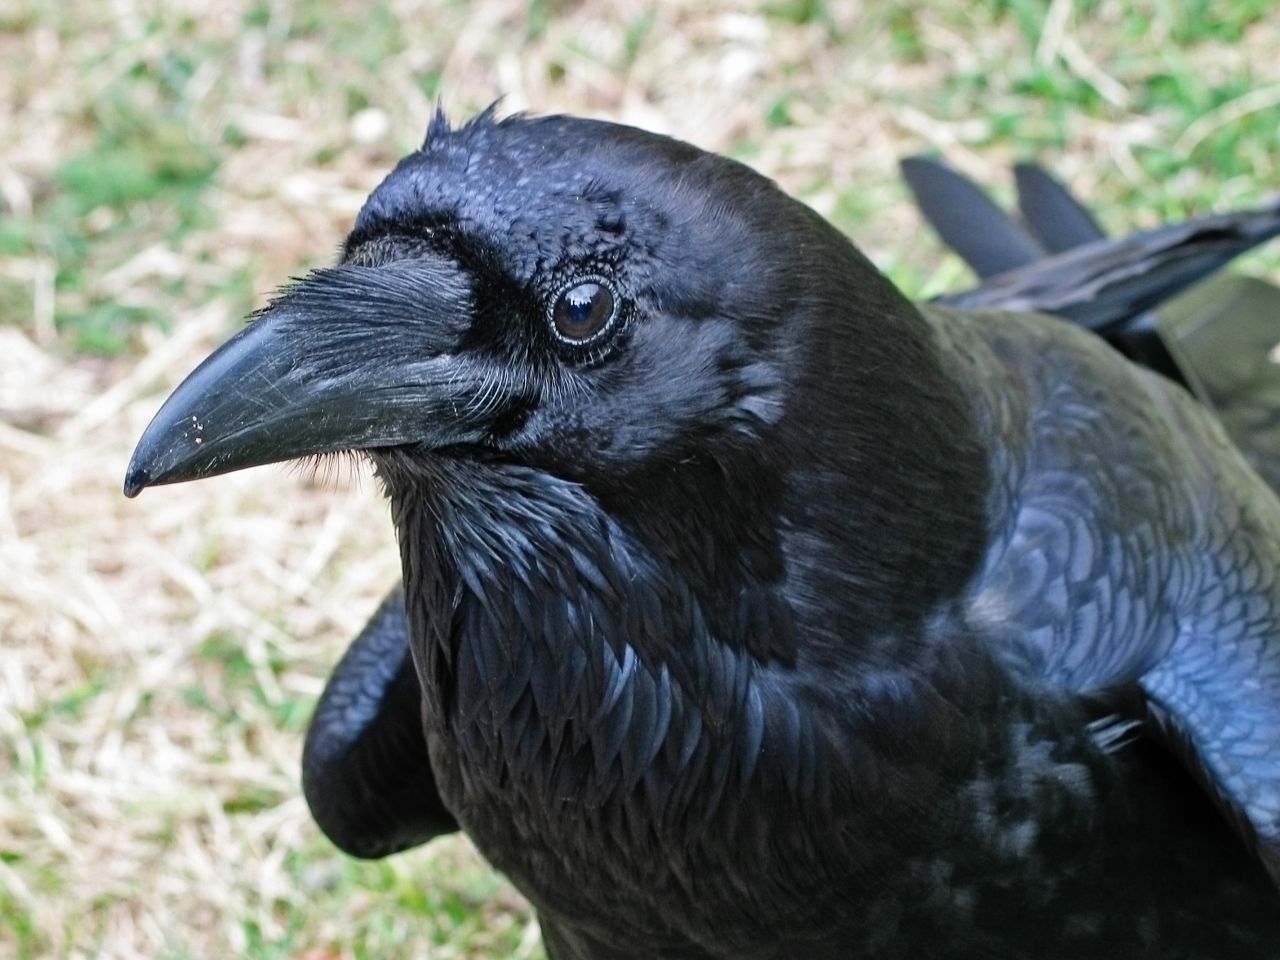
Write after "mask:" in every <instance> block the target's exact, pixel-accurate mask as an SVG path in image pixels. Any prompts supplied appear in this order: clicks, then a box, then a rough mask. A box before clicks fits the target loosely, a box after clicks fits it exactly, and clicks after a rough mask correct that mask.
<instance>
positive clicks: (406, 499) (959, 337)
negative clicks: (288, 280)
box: [128, 117, 1280, 960]
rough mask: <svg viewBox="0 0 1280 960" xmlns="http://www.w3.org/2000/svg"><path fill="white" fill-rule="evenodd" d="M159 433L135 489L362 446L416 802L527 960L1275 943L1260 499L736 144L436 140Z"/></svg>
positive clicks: (1181, 425) (1063, 341)
mask: <svg viewBox="0 0 1280 960" xmlns="http://www.w3.org/2000/svg"><path fill="white" fill-rule="evenodd" d="M606 307H607V311H606ZM606 312H607V317H606ZM601 318H605V319H604V320H603V321H601ZM357 348H358V349H357ZM360 351H366V352H368V353H370V354H372V355H373V356H372V357H368V358H366V357H365V356H364V355H363V354H362V353H361V352H360ZM379 356H380V357H382V358H383V360H382V362H381V366H380V362H379V361H378V359H377V357H379ZM382 366H385V367H387V368H388V369H389V370H390V372H388V373H382V372H377V373H370V372H369V371H380V370H381V369H382ZM266 384H270V389H269V390H268V391H267V394H269V396H270V399H269V400H268V401H266V403H267V405H268V406H269V409H268V408H267V407H264V405H263V402H261V401H260V400H259V399H254V400H253V402H251V403H246V402H245V400H246V398H249V397H250V396H252V397H253V398H260V397H262V396H264V395H265V394H264V393H263V386H264V385H266ZM215 387H216V392H214V391H213V390H212V389H211V388H215ZM184 391H185V392H184ZM224 397H225V398H229V399H223V398H224ZM166 411H167V412H166ZM317 411H319V412H317ZM192 416H194V417H196V418H197V420H198V421H199V423H200V429H199V432H200V434H201V436H200V439H199V440H198V441H194V444H198V445H199V446H196V445H193V438H192V437H191V436H190V434H191V431H190V430H188V429H187V427H186V426H185V424H186V423H187V419H188V417H192ZM282 423H286V424H298V425H302V426H298V427H297V428H296V429H295V431H294V432H292V433H290V432H288V431H287V430H286V431H282V430H281V427H280V424H282ZM156 424H157V425H158V426H153V428H151V429H152V431H154V435H153V436H152V435H149V436H150V437H151V439H147V438H144V441H143V443H142V445H140V448H139V453H138V454H137V455H136V456H135V462H134V464H133V465H132V466H131V471H130V478H129V480H128V486H129V488H131V489H133V490H136V489H138V488H140V487H141V486H143V485H146V484H147V483H151V482H162V481H164V480H171V479H181V478H183V477H186V476H192V475H201V474H207V473H214V472H219V471H221V470H225V469H234V468H236V467H238V466H243V465H248V464H249V463H252V462H264V461H266V460H270V459H281V458H284V457H288V456H294V455H300V454H304V453H310V452H316V451H324V450H330V449H341V448H351V447H356V448H360V449H367V450H368V451H369V455H370V457H371V458H372V459H373V461H374V463H375V465H376V468H377V471H378V474H379V476H380V477H381V479H382V481H383V483H384V485H385V487H386V490H387V492H388V495H389V497H390V500H391V505H392V514H393V518H394V520H395V523H396V526H397V532H398V535H399V539H400V545H401V554H402V561H403V571H404V591H405V601H404V610H405V613H406V615H407V623H408V633H409V638H410V645H411V648H412V654H413V658H412V659H413V665H414V669H415V672H416V676H417V679H418V682H419V683H420V685H421V693H422V705H423V707H422V729H423V731H424V736H425V741H426V744H427V747H428V749H429V753H430V759H431V767H432V771H433V772H434V778H435V781H436V783H437V784H438V789H439V793H440V797H441V798H442V799H443V801H444V806H445V807H446V808H447V809H448V811H449V812H450V813H451V814H452V815H453V816H454V817H456V818H457V820H458V822H459V823H460V824H461V826H462V827H463V828H464V829H465V830H466V831H467V832H468V833H469V834H470V835H471V836H472V838H473V839H474V840H475V841H476V843H477V845H478V846H479V847H480V849H481V850H482V851H483V852H484V853H485V855H486V856H487V857H488V858H489V859H490V860H492V861H493V863H494V864H495V865H496V866H497V867H499V868H500V869H502V870H503V871H504V872H506V873H507V874H508V875H509V876H511V877H512V879H513V880H514V881H515V882H516V884H517V885H518V886H519V887H520V888H521V889H522V890H523V891H524V892H525V893H526V894H527V895H528V896H529V897H530V899H531V900H532V901H533V902H534V904H535V905H536V906H537V907H538V909H539V913H540V916H541V919H542V923H543V929H544V934H545V936H546V940H547V944H548V948H549V953H550V955H551V956H552V957H553V958H555V960H614V958H616V960H629V958H637V960H638V958H642V957H644V958H650V957H665V958H671V960H683V958H688V960H712V958H730V957H732V958H745V960H754V958H758V960H765V958H770V960H773V958H778V960H780V958H784V957H806V958H815V960H822V958H837V957H839V958H845V957H852V956H875V957H966V958H967V957H1025V956H1043V957H1064V958H1065V957H1073V958H1075V957H1090V956H1108V957H1112V956H1114V957H1148V956H1149V957H1161V958H1170V957H1186V958H1193V957H1258V958H1262V957H1269V956H1274V955H1275V949H1276V947H1277V945H1280V911H1278V910H1276V907H1277V905H1278V901H1280V894H1277V892H1276V888H1275V886H1274V885H1273V883H1272V881H1271V879H1270V878H1269V877H1268V875H1267V873H1266V871H1265V870H1264V868H1263V866H1262V865H1261V864H1260V863H1259V862H1258V861H1257V860H1256V859H1255V856H1254V855H1255V853H1258V854H1261V856H1262V858H1263V859H1264V860H1266V859H1267V858H1272V863H1273V864H1274V857H1275V851H1276V849H1277V848H1276V846H1275V844H1276V842H1277V839H1278V838H1280V813H1278V801H1277V797H1278V796H1280V736H1277V734H1278V733H1280V582H1278V581H1277V575H1276V571H1277V570H1280V503H1277V501H1276V498H1275V496H1274V494H1273V493H1272V491H1271V490H1270V489H1268V488H1267V487H1266V485H1265V484H1264V483H1262V482H1261V481H1260V480H1259V479H1258V478H1257V476H1256V475H1254V474H1253V473H1252V472H1251V471H1250V469H1249V468H1248V467H1247V466H1246V465H1245V464H1244V462H1243V460H1242V459H1241V458H1240V457H1239V456H1238V455H1237V454H1236V453H1235V451H1234V450H1233V449H1232V448H1231V447H1230V445H1229V444H1228V443H1227V441H1226V440H1225V438H1224V435H1223V434H1222V432H1221V430H1220V428H1218V426H1217V425H1216V424H1215V423H1214V422H1213V421H1212V419H1211V418H1210V417H1209V416H1208V415H1207V414H1206V413H1205V412H1204V411H1203V410H1201V409H1199V408H1197V407H1196V406H1195V405H1194V403H1193V402H1192V401H1191V400H1190V399H1189V398H1188V397H1186V396H1185V395H1183V394H1182V393H1180V392H1179V388H1177V387H1175V386H1173V385H1171V384H1169V383H1167V382H1165V381H1163V380H1161V379H1159V378H1158V377H1156V376H1154V375H1151V374H1148V373H1145V372H1143V371H1141V370H1138V369H1136V368H1134V367H1132V366H1130V365H1129V364H1127V362H1126V361H1124V360H1123V359H1122V358H1120V357H1119V356H1117V355H1115V354H1113V353H1111V352H1109V351H1108V350H1107V349H1106V348H1105V347H1103V346H1101V345H1100V343H1099V342H1096V341H1095V340H1094V339H1093V338H1091V336H1090V335H1088V334H1086V333H1084V332H1082V331H1079V330H1077V329H1074V328H1072V327H1070V326H1068V325H1067V324H1065V323H1063V322H1060V321H1055V320H1052V319H1049V318H1046V317H1041V316H1035V315H1013V314H1010V315H993V316H986V315H977V314H966V313H959V312H953V311H949V310H945V309H941V308H919V309H918V308H916V307H913V306H912V305H911V304H910V303H908V302H907V301H906V300H905V299H903V298H902V297H901V296H900V295H899V294H898V293H897V291H895V290H894V289H893V288H892V286H891V285H890V284H889V283H888V282H887V281H886V280H885V279H884V278H883V277H881V276H880V275H879V274H878V273H877V272H876V271H875V270H874V269H873V268H872V267H871V266H870V264H869V263H868V262H867V261H866V260H865V259H864V258H863V257H862V256H861V255H860V254H859V253H858V252H857V251H856V250H855V249H854V248H853V247H852V246H851V245H849V244H848V243H847V241H845V240H844V239H843V238H842V237H840V235H839V234H838V233H836V232H835V231H834V230H833V229H832V228H831V227H830V226H828V225H827V224H826V223H825V222H823V221H822V220H821V219H820V218H819V217H818V216H817V215H815V214H813V213H812V212H811V211H808V210H807V209H805V208H804V207H802V206H800V205H799V204H796V203H795V202H794V201H791V200H790V199H789V198H787V197H785V196H784V195H783V194H782V193H781V192H779V191H777V190H776V188H774V187H773V186H772V185H771V184H769V183H768V182H767V181H765V180H764V179H763V178H761V177H758V176H757V175H755V174H753V173H751V172H749V171H747V170H746V169H745V168H743V167H740V166H739V165H737V164H733V163H731V162H729V161H725V160H722V159H720V158H716V157H712V156H710V155H707V154H703V153H701V152H699V151H696V150H694V149H693V148H690V147H687V146H685V145H682V144H677V143H674V142H673V141H668V140H665V139H663V138H658V137H652V136H650V135H647V134H642V133H639V132H637V131H632V130H628V129H626V128H617V127H612V126H609V125H604V124H596V123H591V122H587V121H577V120H572V119H569V118H547V119H544V120H525V119H518V118H517V119H512V120H506V121H502V122H494V121H492V120H491V119H490V118H488V117H484V118H481V119H480V120H479V121H476V122H473V123H472V124H469V125H468V126H466V127H464V128H462V129H461V130H458V131H449V130H448V129H447V128H446V127H445V126H444V125H443V124H439V123H438V124H437V125H436V126H435V127H434V128H433V131H432V133H431V134H430V136H429V138H428V143H427V145H426V147H424V149H423V151H421V152H420V153H418V154H415V155H413V157H411V158H408V159H407V160H406V161H404V162H403V163H402V164H401V166H400V167H399V168H397V170H396V172H394V173H393V174H392V175H391V176H390V177H389V178H388V180H387V181H386V182H385V183H384V184H383V185H382V186H381V187H380V188H379V189H378V191H376V192H375V193H374V195H373V196H372V197H371V198H370V201H369V203H368V204H367V205H366V208H365V210H364V211H363V212H362V214H361V217H360V219H359V221H358V222H357V225H356V228H355V230H354V231H353V234H352V236H351V238H350V239H349V240H348V244H347V247H346V250H345V252H344V265H343V266H342V267H340V268H338V269H337V270H334V271H329V272H327V273H321V274H319V275H317V276H316V277H315V278H312V279H310V280H307V281H304V282H303V284H302V285H300V286H299V287H298V288H295V290H294V291H292V292H291V293H289V294H287V295H286V296H285V297H284V298H283V299H282V300H281V301H279V302H278V303H277V304H275V305H273V306H272V307H271V308H269V309H268V311H267V312H266V313H265V315H264V318H263V319H262V320H260V321H258V323H257V324H255V325H254V327H251V328H250V329H249V330H248V331H246V332H245V333H244V334H242V335H241V337H239V338H237V340H235V341H233V342H232V343H231V344H229V345H228V346H227V347H226V348H224V349H223V351H221V352H220V353H219V354H218V355H216V356H215V357H214V358H213V359H212V360H211V361H209V362H208V363H207V364H206V365H205V366H204V367H202V368H201V369H200V370H198V371H197V372H196V373H195V374H193V376H192V378H191V379H190V380H189V381H188V383H187V384H186V385H184V387H182V388H180V390H179V391H178V392H177V393H176V394H175V395H174V397H173V398H171V400H170V401H169V405H168V406H167V407H166V410H165V411H162V413H161V414H160V415H158V416H157V421H156ZM1163 748H1167V750H1166V749H1163ZM331 753H333V752H332V751H328V752H326V751H319V752H318V753H317V756H329V755H331ZM1174 755H1177V756H1180V757H1182V758H1183V759H1184V760H1185V761H1186V767H1187V769H1188V771H1189V773H1186V772H1183V770H1182V769H1181V768H1180V767H1179V766H1177V765H1176V764H1175V763H1174V762H1173V760H1171V759H1170V758H1171V757H1172V756H1174ZM1194 782H1199V783H1202V784H1204V785H1205V786H1206V787H1207V790H1206V791H1204V792H1203V793H1202V792H1201V791H1200V789H1199V788H1198V787H1196V786H1194V785H1193V783H1194ZM1215 805H1216V806H1215ZM1219 808H1220V809H1219ZM1229 824H1230V826H1229ZM1232 828H1234V829H1235V834H1233V833H1232ZM378 852H381V851H378ZM1273 869H1274V867H1273Z"/></svg>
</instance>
